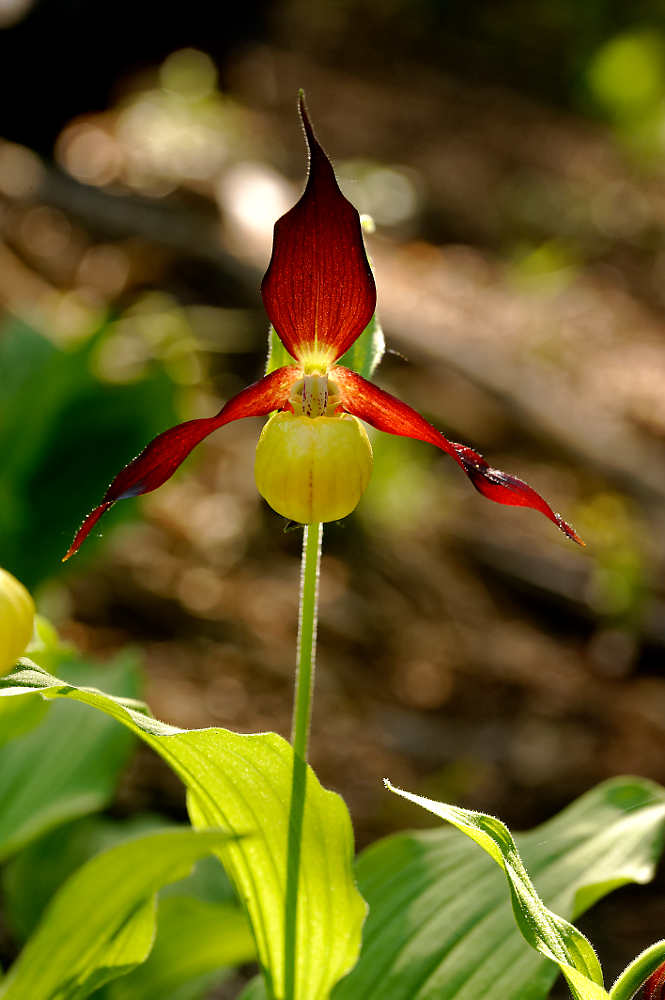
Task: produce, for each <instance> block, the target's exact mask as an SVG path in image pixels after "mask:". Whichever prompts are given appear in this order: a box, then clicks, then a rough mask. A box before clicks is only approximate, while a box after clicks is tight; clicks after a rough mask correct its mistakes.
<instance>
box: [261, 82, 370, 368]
mask: <svg viewBox="0 0 665 1000" xmlns="http://www.w3.org/2000/svg"><path fill="white" fill-rule="evenodd" d="M298 103H299V110H300V116H301V120H302V124H303V128H304V130H305V138H306V141H307V148H308V150H309V173H308V176H307V185H306V187H305V191H304V193H303V195H302V197H301V198H300V200H299V201H298V202H297V203H296V204H295V205H294V206H293V208H292V209H291V210H290V211H289V212H287V213H286V215H283V216H282V217H281V219H278V220H277V222H276V223H275V236H274V240H273V249H272V257H271V260H270V265H269V267H268V270H267V271H266V273H265V276H264V278H263V282H262V284H261V294H262V296H263V303H264V305H265V308H266V312H267V313H268V317H269V319H270V322H271V323H272V325H273V326H274V327H275V330H276V331H277V333H278V335H279V337H280V338H281V340H282V342H283V344H284V346H285V347H286V349H287V351H288V352H289V354H291V355H292V356H293V357H294V358H297V359H298V361H300V362H304V363H306V362H307V361H310V362H313V363H315V364H321V365H326V364H332V363H333V362H334V361H336V360H337V358H339V357H341V355H342V354H344V352H345V351H346V350H348V348H349V347H350V346H351V344H352V343H353V342H354V340H356V339H357V338H358V337H359V336H360V334H361V333H362V331H363V330H364V329H365V327H366V326H367V324H368V323H369V321H370V319H371V318H372V315H373V313H374V308H375V306H376V289H375V287H374V278H373V276H372V271H371V268H370V266H369V262H368V260H367V255H366V253H365V244H364V242H363V236H362V229H361V226H360V217H359V215H358V212H357V211H356V209H355V208H354V207H353V205H351V203H350V202H349V201H347V199H346V198H345V197H344V195H343V194H342V192H341V191H340V189H339V186H338V184H337V180H336V178H335V172H334V170H333V168H332V164H331V163H330V160H329V159H328V157H327V156H326V154H325V152H324V151H323V149H322V147H321V145H320V143H319V141H318V139H317V138H316V135H315V134H314V129H313V127H312V123H311V120H310V117H309V114H308V112H307V108H306V106H305V100H304V95H303V93H302V91H301V92H300V94H299V102H298Z"/></svg>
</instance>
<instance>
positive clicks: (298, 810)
mask: <svg viewBox="0 0 665 1000" xmlns="http://www.w3.org/2000/svg"><path fill="white" fill-rule="evenodd" d="M322 538H323V525H322V524H308V525H306V527H305V533H304V536H303V543H302V562H301V567H300V609H299V617H298V655H297V661H298V662H297V670H296V685H295V698H294V705H293V726H292V730H291V743H292V744H293V778H292V782H291V805H290V810H289V833H288V844H287V865H286V894H285V904H284V905H285V914H284V998H285V1000H294V997H295V981H296V961H297V957H298V956H297V916H298V884H299V880H300V851H301V845H302V826H303V819H304V815H305V792H306V787H307V747H308V744H309V724H310V719H311V716H312V691H313V689H314V665H315V661H316V626H317V619H318V602H319V569H320V565H321V539H322Z"/></svg>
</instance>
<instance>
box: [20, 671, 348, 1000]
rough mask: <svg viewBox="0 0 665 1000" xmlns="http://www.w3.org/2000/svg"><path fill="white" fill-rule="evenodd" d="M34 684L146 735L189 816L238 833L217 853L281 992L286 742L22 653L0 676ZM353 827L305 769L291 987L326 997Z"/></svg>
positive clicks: (333, 978)
mask: <svg viewBox="0 0 665 1000" xmlns="http://www.w3.org/2000/svg"><path fill="white" fill-rule="evenodd" d="M37 690H38V691H40V692H41V693H42V694H43V695H44V696H45V697H47V698H55V697H66V698H72V699H74V700H76V701H81V702H84V703H85V704H87V705H92V706H93V707H95V708H98V709H100V710H101V711H103V712H105V713H107V714H108V715H111V716H113V717H114V718H116V719H117V720H118V721H120V722H122V723H123V724H124V725H125V726H127V727H128V728H129V729H131V730H133V731H134V732H135V733H137V734H138V735H139V736H140V737H141V738H142V739H143V740H145V742H146V743H148V744H150V746H152V747H153V748H154V749H155V750H156V751H157V752H158V753H159V754H161V756H162V757H164V759H165V760H166V761H167V763H168V764H169V765H170V766H171V767H172V768H173V770H174V771H175V772H176V773H177V774H178V775H179V776H180V778H181V779H182V781H183V782H184V784H185V785H186V786H187V789H188V793H189V803H190V810H191V816H192V822H193V823H194V825H195V826H196V825H199V824H200V825H213V824H214V825H215V826H219V827H221V828H222V829H225V830H228V831H229V832H230V833H233V834H238V835H241V836H242V837H243V839H242V840H240V841H239V842H237V843H231V844H229V845H228V846H227V847H226V848H224V849H222V850H220V851H219V852H218V853H219V855H220V857H221V858H222V861H223V863H224V865H225V867H226V869H227V871H228V873H229V875H230V876H231V878H232V880H233V882H234V883H235V886H236V889H237V891H238V895H239V897H240V899H241V900H242V901H243V902H244V904H245V906H246V908H247V912H248V915H249V918H250V922H251V925H252V930H253V933H254V936H255V940H256V945H257V952H258V956H259V960H260V962H261V965H262V966H263V969H264V972H265V974H266V977H267V979H268V981H269V992H271V991H272V994H273V995H274V997H276V998H278V1000H279V998H281V997H282V996H283V995H284V987H283V984H284V976H285V962H284V953H285V948H284V941H285V934H286V929H285V920H284V910H285V906H284V900H285V888H286V874H287V851H286V845H287V839H288V830H289V802H290V796H291V780H292V770H293V752H292V750H291V747H290V746H289V744H288V743H287V742H286V741H285V740H283V739H281V737H279V736H277V735H275V734H274V733H260V734H256V735H250V736H243V735H238V734H237V733H231V732H228V731H227V730H224V729H201V730H189V731H185V730H180V729H176V728H175V727H173V726H168V725H165V724H164V723H161V722H158V721H156V720H155V719H152V718H150V717H149V716H146V715H143V714H141V713H140V712H139V711H136V710H135V709H133V708H132V707H131V706H127V705H124V704H123V703H122V702H121V701H120V700H119V699H116V698H111V697H109V696H108V695H104V694H102V693H101V692H98V691H91V690H84V689H81V688H77V687H75V686H73V685H67V684H65V683H63V682H62V681H59V680H58V679H57V678H55V677H52V676H51V675H49V674H47V673H46V672H45V671H43V670H41V669H40V668H38V667H36V666H35V665H34V664H32V663H30V662H29V661H22V662H21V664H19V666H18V667H17V668H16V669H15V670H14V671H13V672H12V673H10V674H8V675H6V677H3V678H2V680H1V683H0V694H13V695H15V694H24V693H28V692H30V693H32V692H34V691H37ZM352 863H353V833H352V829H351V822H350V819H349V814H348V811H347V809H346V806H345V805H344V803H343V801H342V800H341V799H340V797H339V796H338V795H335V794H334V793H333V792H329V791H326V790H325V789H323V788H322V787H321V785H320V784H319V781H318V779H317V778H316V775H315V774H314V772H313V771H311V769H308V771H307V795H306V802H305V809H304V817H303V824H302V845H301V866H300V878H299V883H298V895H297V898H298V908H297V924H296V928H297V948H296V954H297V956H298V960H297V965H296V970H295V984H294V995H295V997H296V998H297V1000H317V998H321V1000H323V998H324V997H327V996H328V994H329V992H330V990H331V988H332V986H333V985H334V984H335V983H336V982H337V980H338V979H340V978H341V977H342V976H343V975H344V973H345V972H347V971H348V970H349V969H350V968H351V967H352V966H353V964H354V963H355V961H356V959H357V955H358V951H359V948H360V937H361V929H362V924H363V920H364V917H365V910H366V907H365V903H364V901H363V899H362V897H361V896H360V894H359V893H358V891H357V889H356V886H355V881H354V877H353V868H352Z"/></svg>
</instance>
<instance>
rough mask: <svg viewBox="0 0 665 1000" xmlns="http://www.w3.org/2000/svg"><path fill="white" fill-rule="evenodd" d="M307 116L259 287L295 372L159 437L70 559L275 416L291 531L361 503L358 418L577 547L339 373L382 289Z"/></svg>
mask: <svg viewBox="0 0 665 1000" xmlns="http://www.w3.org/2000/svg"><path fill="white" fill-rule="evenodd" d="M300 114H301V116H302V121H303V125H304V129H305V136H306V140H307V145H308V148H309V174H308V178H307V185H306V187H305V191H304V193H303V195H302V197H301V198H300V200H299V201H298V203H297V204H296V205H295V206H294V207H293V208H292V209H291V210H290V211H289V212H287V213H286V215H284V216H282V218H281V219H279V220H278V221H277V223H276V224H275V234H274V242H273V251H272V259H271V261H270V265H269V267H268V270H267V271H266V274H265V277H264V279H263V283H262V286H261V294H262V296H263V302H264V305H265V308H266V312H267V313H268V317H269V319H270V321H271V323H272V325H273V326H274V328H275V330H276V331H277V334H278V336H279V337H280V339H281V341H282V343H283V344H284V346H285V347H286V349H287V351H288V352H289V354H290V355H291V357H292V358H294V359H295V362H296V363H295V364H293V365H287V366H284V367H282V368H278V369H277V370H276V371H273V372H271V373H270V374H269V375H266V376H265V377H264V378H262V379H260V380H259V381H258V382H256V383H254V384H253V385H250V386H248V387H247V388H246V389H243V390H242V392H240V393H238V395H237V396H235V397H234V398H233V399H231V400H229V402H228V403H226V405H225V406H223V407H222V409H221V410H220V411H219V413H218V414H217V415H216V416H214V417H207V418H204V419H198V420H188V421H186V423H183V424H179V425H178V426H177V427H172V428H171V429H170V430H167V431H164V432H163V433H162V434H160V435H159V436H158V437H156V438H155V439H154V440H153V441H152V442H151V443H150V444H149V445H148V446H147V447H146V448H145V449H144V451H142V452H141V454H140V455H138V456H137V457H136V458H135V459H134V460H133V461H132V462H130V463H129V465H127V466H126V467H125V468H124V469H123V470H122V471H121V472H120V473H119V474H118V475H117V476H116V478H115V479H114V480H113V482H112V483H111V485H110V486H109V488H108V490H107V491H106V494H105V496H104V499H103V501H102V503H101V504H100V505H99V506H98V507H96V508H95V509H94V510H93V511H92V512H91V513H90V514H89V515H88V516H87V518H86V519H85V521H84V522H83V524H82V525H81V528H80V529H79V531H78V533H77V535H76V537H75V538H74V541H73V542H72V545H71V547H70V549H69V551H68V552H67V554H66V556H65V559H67V558H69V557H70V556H71V555H73V554H74V553H75V552H76V551H77V549H78V548H79V546H80V545H81V543H82V542H83V540H84V539H85V538H86V536H87V535H88V534H89V532H90V531H91V530H92V528H93V527H94V525H95V524H96V523H97V521H99V519H100V517H101V516H102V514H104V513H105V511H107V510H108V509H109V507H111V506H112V505H113V504H114V503H115V502H116V501H117V500H123V499H125V498H127V497H134V496H138V495H140V494H143V493H149V492H150V491H151V490H154V489H156V488H157V487H158V486H161V485H162V483H165V482H166V480H167V479H169V478H170V477H171V476H172V475H173V473H174V472H175V470H176V469H177V468H178V466H179V465H180V464H181V462H182V461H183V460H184V459H185V458H186V457H187V455H189V453H190V451H192V449H193V448H194V447H195V446H196V445H197V444H198V443H199V442H200V441H202V440H203V438H205V437H207V435H208V434H210V433H212V431H214V430H217V428H218V427H222V426H223V425H224V424H228V423H231V421H232V420H239V419H240V418H241V417H251V416H261V415H265V414H268V413H271V412H272V411H277V412H276V413H274V414H273V416H272V417H271V419H270V420H269V421H268V423H267V424H266V426H265V427H264V430H263V433H262V434H261V438H260V440H259V444H258V448H257V456H256V467H255V472H256V481H257V486H258V489H259V492H260V493H261V494H262V495H263V496H264V497H265V498H266V499H267V501H268V503H270V504H271V506H272V507H273V508H274V509H275V510H277V511H278V513H280V514H283V515H284V516H285V517H287V518H289V519H291V520H293V521H300V522H302V523H306V524H307V523H312V522H316V521H331V520H337V519H339V518H341V517H344V516H345V515H346V514H348V513H350V512H351V511H352V510H353V509H354V507H355V506H356V504H357V503H358V501H359V499H360V497H361V495H362V493H363V490H364V489H365V487H366V485H367V482H368V479H369V474H370V470H371V462H372V453H371V447H370V445H369V441H368V439H367V435H366V434H365V431H364V429H363V427H362V424H361V423H360V420H359V419H358V418H360V419H361V420H364V421H366V422H367V423H368V424H371V425H372V426H373V427H376V428H377V429H378V430H381V431H388V432H389V433H391V434H398V435H402V436H404V437H410V438H416V439H417V440H419V441H427V442H429V443H430V444H433V445H434V446H435V447H437V448H440V449H441V451H444V452H446V454H448V455H450V457H451V458H452V459H453V460H454V461H455V462H457V464H458V465H459V466H460V467H461V469H462V470H463V471H464V472H465V473H466V475H467V476H468V477H469V479H470V480H471V482H472V483H473V485H474V486H475V488H476V489H477V490H478V491H479V492H480V493H482V494H483V495H484V496H486V497H488V498H489V499H490V500H494V501H496V502H497V503H502V504H509V505H513V506H518V507H531V508H533V509H535V510H538V511H540V512H541V513H542V514H545V516H546V517H548V518H549V519H550V520H551V521H553V522H554V523H555V524H556V525H557V526H558V527H559V528H560V529H561V530H562V531H563V532H564V533H565V534H566V535H567V536H568V537H569V538H572V539H573V540H574V541H576V542H580V543H581V540H580V538H579V537H578V536H577V534H576V533H575V531H574V530H573V528H571V527H570V525H568V524H566V522H565V521H564V520H563V519H562V518H561V517H560V515H559V514H555V513H554V512H553V511H552V509H551V508H550V506H549V504H547V503H546V502H545V500H544V499H543V498H542V497H541V496H540V495H539V494H538V493H536V492H535V490H533V489H531V487H530V486H527V484H526V483H524V482H522V480H521V479H517V478H516V477H515V476H509V475H507V474H506V473H505V472H501V471H499V470H498V469H493V468H491V467H490V465H489V464H488V463H487V462H486V461H485V459H484V458H482V456H481V455H479V454H477V453H476V452H475V451H473V450H472V449H471V448H468V447H467V446H466V445H462V444H456V443H454V442H452V441H449V440H448V439H447V438H445V437H444V436H443V434H441V433H440V432H439V431H437V430H436V429H435V428H434V427H433V426H432V425H431V424H430V423H428V422H427V421H426V420H425V419H424V417H421V416H420V414H419V413H417V412H416V411H415V410H413V409H411V407H410V406H407V405H406V403H402V402H401V401H400V400H399V399H396V398H395V397H394V396H391V395H390V394H389V393H387V392H384V391H383V389H379V388H378V387H377V386H376V385H374V384H373V383H372V382H369V381H367V380H366V379H364V378H363V377H362V376H360V375H358V374H356V373H355V372H353V371H350V370H349V369H348V368H345V367H343V366H341V365H339V364H338V363H337V362H338V361H339V359H340V358H341V357H342V355H343V354H344V353H345V351H347V350H348V348H349V347H350V346H351V345H352V344H353V343H354V341H355V340H356V339H357V338H358V337H359V336H360V334H361V333H362V332H363V330H364V329H365V327H366V326H367V325H368V323H369V322H370V320H371V318H372V316H373V314H374V308H375V305H376V290H375V287H374V278H373V276H372V271H371V269H370V266H369V263H368V260H367V256H366V253H365V247H364V243H363V237H362V231H361V225H360V218H359V215H358V212H357V211H356V209H355V208H354V207H353V206H352V205H351V204H350V203H349V202H348V201H347V200H346V198H345V197H344V196H343V195H342V193H341V191H340V189H339V187H338V185H337V180H336V178H335V174H334V171H333V168H332V165H331V163H330V161H329V160H328V157H327V156H326V154H325V152H324V151H323V149H322V148H321V146H320V145H319V142H318V141H317V139H316V136H315V135H314V131H313V129H312V125H311V123H310V120H309V117H308V114H307V110H306V108H305V104H304V101H303V99H302V96H301V98H300Z"/></svg>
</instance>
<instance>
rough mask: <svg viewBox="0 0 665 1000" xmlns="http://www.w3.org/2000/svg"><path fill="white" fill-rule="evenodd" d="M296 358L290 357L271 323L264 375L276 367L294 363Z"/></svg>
mask: <svg viewBox="0 0 665 1000" xmlns="http://www.w3.org/2000/svg"><path fill="white" fill-rule="evenodd" d="M295 364H296V360H295V358H292V357H291V355H290V354H289V352H288V351H287V349H286V348H285V347H284V344H283V343H282V341H281V340H280V339H279V337H278V336H277V332H276V330H275V327H274V326H273V325H272V324H271V325H270V330H269V331H268V360H267V362H266V375H270V372H274V371H275V369H276V368H284V367H285V366H288V365H295Z"/></svg>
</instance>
